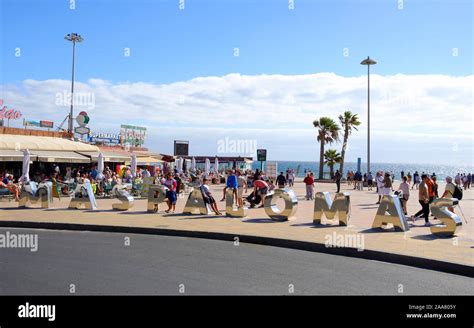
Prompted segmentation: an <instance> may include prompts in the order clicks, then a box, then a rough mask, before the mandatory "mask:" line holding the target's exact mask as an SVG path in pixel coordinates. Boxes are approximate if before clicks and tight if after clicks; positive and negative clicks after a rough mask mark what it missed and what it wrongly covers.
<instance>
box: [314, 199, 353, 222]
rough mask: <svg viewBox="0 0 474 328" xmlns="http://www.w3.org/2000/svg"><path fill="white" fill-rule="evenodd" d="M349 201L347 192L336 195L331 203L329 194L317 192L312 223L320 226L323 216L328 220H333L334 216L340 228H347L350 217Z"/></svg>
mask: <svg viewBox="0 0 474 328" xmlns="http://www.w3.org/2000/svg"><path fill="white" fill-rule="evenodd" d="M350 213H351V199H350V195H349V193H348V192H341V193H338V194H336V196H335V197H334V201H331V198H330V195H329V192H327V191H325V192H318V193H316V197H315V200H314V212H313V223H314V224H321V219H322V217H323V214H324V215H325V216H326V218H327V219H328V220H333V219H334V218H335V217H336V215H337V218H338V220H339V225H340V226H347V222H348V221H349V219H350V216H351V214H350Z"/></svg>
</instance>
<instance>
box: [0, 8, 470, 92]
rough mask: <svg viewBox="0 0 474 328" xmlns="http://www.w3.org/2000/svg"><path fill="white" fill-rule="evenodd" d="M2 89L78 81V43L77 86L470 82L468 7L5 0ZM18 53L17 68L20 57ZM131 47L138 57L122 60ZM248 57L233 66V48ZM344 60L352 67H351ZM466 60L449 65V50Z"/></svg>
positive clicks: (235, 60)
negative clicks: (297, 77) (279, 77)
mask: <svg viewBox="0 0 474 328" xmlns="http://www.w3.org/2000/svg"><path fill="white" fill-rule="evenodd" d="M1 3H2V7H1V11H2V23H1V25H2V31H3V33H2V37H3V39H2V51H1V53H2V57H3V59H2V61H3V64H4V65H3V71H2V80H3V82H18V81H21V80H24V79H40V80H42V79H52V78H64V79H68V78H70V61H71V58H70V57H71V47H70V44H69V43H68V42H66V41H65V40H64V39H63V37H64V35H65V34H67V33H69V32H78V33H80V34H81V35H82V36H83V37H84V38H85V42H84V43H83V44H81V45H79V47H78V49H77V51H78V52H77V56H78V57H77V75H76V78H77V79H78V80H79V81H85V80H87V79H89V78H102V79H106V80H109V81H115V82H121V81H131V82H135V81H144V82H153V83H169V82H174V81H180V80H187V79H190V78H193V77H197V76H213V75H217V76H220V75H225V74H228V73H234V72H239V73H241V74H249V75H254V74H262V73H265V74H307V73H316V72H334V73H336V74H338V75H342V76H356V75H360V74H362V73H363V68H362V67H361V66H360V65H359V62H360V60H361V59H362V58H364V57H365V56H367V55H370V56H372V57H373V58H375V59H376V60H378V61H379V65H378V66H376V67H375V68H374V72H377V73H379V74H384V75H385V74H396V73H404V74H436V73H441V74H449V75H468V74H472V37H473V35H472V1H469V0H450V1H434V0H433V1H431V0H405V1H404V2H403V9H402V10H399V9H398V2H397V0H378V1H376V0H358V1H357V0H350V1H347V0H346V1H342V0H332V1H329V0H312V1H310V0H295V2H294V6H295V9H294V10H289V9H288V0H261V1H251V0H221V1H217V0H185V9H184V10H180V9H179V0H172V1H169V0H154V1H153V0H136V1H124V0H119V1H112V0H99V1H97V0H96V1H92V0H76V2H75V4H76V9H75V10H70V9H69V2H68V1H66V0H41V1H39V0H34V1H32V0H2V1H1ZM17 47H20V48H21V51H22V54H21V57H20V58H18V57H15V56H14V49H15V48H17ZM126 47H129V48H130V51H131V56H130V57H124V55H123V49H124V48H126ZM236 47H237V48H239V49H240V56H239V57H234V56H233V49H234V48H236ZM344 48H348V51H349V56H348V57H344V56H343V49H344ZM453 48H458V49H459V56H457V57H453V56H452V49H453Z"/></svg>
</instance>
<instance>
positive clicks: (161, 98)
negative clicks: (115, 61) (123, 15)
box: [1, 73, 474, 163]
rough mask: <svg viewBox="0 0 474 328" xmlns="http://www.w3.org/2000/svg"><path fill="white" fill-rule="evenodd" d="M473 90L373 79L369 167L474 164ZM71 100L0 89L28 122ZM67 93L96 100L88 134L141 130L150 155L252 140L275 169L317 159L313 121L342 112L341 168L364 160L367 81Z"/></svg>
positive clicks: (279, 79) (65, 84)
mask: <svg viewBox="0 0 474 328" xmlns="http://www.w3.org/2000/svg"><path fill="white" fill-rule="evenodd" d="M473 85H474V76H473V75H470V76H459V77H453V76H446V75H402V74H397V75H393V76H380V75H375V74H374V75H371V131H372V134H371V136H372V146H373V152H372V158H373V160H374V161H385V162H404V161H409V162H416V161H419V162H426V161H434V160H436V161H440V160H441V161H442V162H445V163H451V162H459V161H463V162H467V163H472V160H473V153H472V149H473V132H472V131H473V107H472V105H473V98H472V96H473V89H472V88H473V87H472V86H473ZM69 90H70V81H66V80H45V81H36V80H25V81H23V82H22V83H21V84H16V85H13V84H6V85H3V86H2V90H1V97H2V98H3V99H4V100H5V102H6V104H9V105H10V106H12V107H15V108H17V109H20V110H22V112H23V114H24V116H25V117H26V118H28V119H52V120H55V121H56V122H60V121H62V119H63V118H64V117H65V116H66V115H67V112H68V106H67V105H64V106H58V105H56V103H55V101H56V95H57V94H58V93H63V94H64V93H66V94H67V93H68V92H69ZM75 92H77V93H81V94H86V95H87V94H89V95H93V96H94V100H95V107H94V108H92V109H90V108H89V107H90V106H89V107H88V106H87V105H83V106H81V105H79V104H77V105H76V106H75V108H76V110H77V111H79V110H86V111H87V112H89V114H90V116H91V123H90V125H91V128H93V129H94V130H98V131H104V132H115V131H117V130H118V128H119V125H120V124H121V123H129V124H137V125H144V126H147V127H148V128H149V132H150V134H149V135H150V137H149V138H148V147H149V148H151V149H154V150H158V151H163V152H171V150H172V141H173V139H175V138H179V139H188V140H190V142H191V151H193V152H194V153H195V154H214V153H215V151H216V140H217V139H219V138H225V137H229V138H235V139H238V138H241V139H242V138H243V139H249V138H253V139H256V140H257V143H258V145H259V146H261V147H264V148H268V149H269V157H270V158H275V159H301V160H314V159H317V156H318V155H317V154H318V152H317V149H318V145H317V144H316V141H315V130H314V128H312V121H313V120H314V119H317V118H319V117H320V116H329V117H332V118H333V119H337V116H338V115H339V114H340V113H342V112H343V111H345V110H348V109H349V110H351V111H352V112H354V113H358V114H359V116H360V118H361V120H362V122H363V125H362V126H361V127H360V129H359V132H355V133H354V136H353V137H352V139H351V141H350V150H349V152H348V158H349V160H355V158H357V157H365V149H366V146H365V145H366V139H365V138H366V134H367V130H366V121H367V77H366V76H360V77H342V76H338V75H336V74H333V73H318V74H307V75H295V76H290V75H257V76H246V75H240V74H229V75H225V76H222V77H216V76H211V77H197V78H194V79H192V80H189V81H181V82H175V83H170V84H164V85H158V84H151V83H143V82H138V83H127V82H124V83H112V82H109V81H105V80H101V79H90V80H88V81H87V82H86V83H84V82H76V83H75ZM335 147H337V148H340V145H335ZM443 150H444V151H445V152H446V151H447V155H446V156H443V157H442V159H440V157H439V153H440V152H441V151H443Z"/></svg>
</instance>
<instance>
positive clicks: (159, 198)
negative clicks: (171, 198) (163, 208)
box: [146, 185, 168, 213]
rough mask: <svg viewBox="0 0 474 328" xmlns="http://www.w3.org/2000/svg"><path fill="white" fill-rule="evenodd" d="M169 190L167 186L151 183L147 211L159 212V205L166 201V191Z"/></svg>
mask: <svg viewBox="0 0 474 328" xmlns="http://www.w3.org/2000/svg"><path fill="white" fill-rule="evenodd" d="M167 190H168V188H167V187H165V186H160V185H149V186H148V203H147V207H146V211H147V212H148V213H156V212H158V206H159V205H160V204H161V203H162V202H164V201H165V199H166V191H167Z"/></svg>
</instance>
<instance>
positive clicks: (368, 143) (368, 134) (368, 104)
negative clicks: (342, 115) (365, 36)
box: [360, 56, 377, 174]
mask: <svg viewBox="0 0 474 328" xmlns="http://www.w3.org/2000/svg"><path fill="white" fill-rule="evenodd" d="M360 64H361V65H367V174H369V172H370V65H375V64H377V62H376V61H375V60H373V59H371V58H370V57H369V56H367V58H366V59H364V60H363V61H361V62H360Z"/></svg>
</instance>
